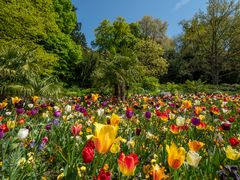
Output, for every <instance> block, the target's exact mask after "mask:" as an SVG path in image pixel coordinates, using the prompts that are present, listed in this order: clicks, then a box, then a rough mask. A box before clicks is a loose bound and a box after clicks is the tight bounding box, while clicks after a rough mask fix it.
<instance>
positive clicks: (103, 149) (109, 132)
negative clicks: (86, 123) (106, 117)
mask: <svg viewBox="0 0 240 180" xmlns="http://www.w3.org/2000/svg"><path fill="white" fill-rule="evenodd" d="M94 125H95V135H94V136H93V137H92V139H93V141H94V144H95V147H96V150H97V152H98V153H100V154H106V153H107V152H108V151H109V149H110V148H111V146H112V144H113V143H114V141H115V138H116V136H117V130H118V126H113V125H104V124H100V123H94Z"/></svg>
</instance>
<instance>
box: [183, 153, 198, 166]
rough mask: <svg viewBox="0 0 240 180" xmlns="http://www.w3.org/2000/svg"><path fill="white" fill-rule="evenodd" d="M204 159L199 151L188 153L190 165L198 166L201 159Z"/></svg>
mask: <svg viewBox="0 0 240 180" xmlns="http://www.w3.org/2000/svg"><path fill="white" fill-rule="evenodd" d="M201 159H202V157H201V156H199V154H198V153H196V152H194V151H189V152H188V153H187V158H186V160H187V163H188V164H189V165H190V166H193V167H197V166H198V164H199V161H200V160H201Z"/></svg>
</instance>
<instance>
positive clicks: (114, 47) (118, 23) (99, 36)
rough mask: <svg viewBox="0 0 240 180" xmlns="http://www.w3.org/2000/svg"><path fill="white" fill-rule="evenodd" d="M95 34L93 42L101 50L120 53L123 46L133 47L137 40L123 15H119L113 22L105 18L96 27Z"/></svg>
mask: <svg viewBox="0 0 240 180" xmlns="http://www.w3.org/2000/svg"><path fill="white" fill-rule="evenodd" d="M95 36H96V40H95V42H94V43H93V44H94V45H95V46H96V47H97V48H98V50H99V51H100V52H104V51H110V52H112V53H119V52H120V51H121V50H122V49H123V48H132V47H133V45H134V43H135V41H136V38H135V36H134V35H133V34H132V33H131V29H130V26H129V24H128V23H127V22H126V21H125V19H124V18H122V17H118V18H117V19H116V20H115V21H114V22H113V23H111V22H110V21H109V20H106V19H105V20H103V21H102V22H101V23H100V26H99V27H98V28H96V29H95Z"/></svg>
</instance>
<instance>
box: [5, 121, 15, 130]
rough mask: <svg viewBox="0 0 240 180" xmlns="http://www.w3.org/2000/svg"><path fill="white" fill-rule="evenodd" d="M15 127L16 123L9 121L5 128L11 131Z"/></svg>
mask: <svg viewBox="0 0 240 180" xmlns="http://www.w3.org/2000/svg"><path fill="white" fill-rule="evenodd" d="M15 126H16V121H11V120H9V121H7V127H8V128H9V129H13V128H15Z"/></svg>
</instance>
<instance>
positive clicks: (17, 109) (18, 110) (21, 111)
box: [16, 108, 25, 114]
mask: <svg viewBox="0 0 240 180" xmlns="http://www.w3.org/2000/svg"><path fill="white" fill-rule="evenodd" d="M16 112H17V114H23V113H24V112H25V110H24V108H16Z"/></svg>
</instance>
